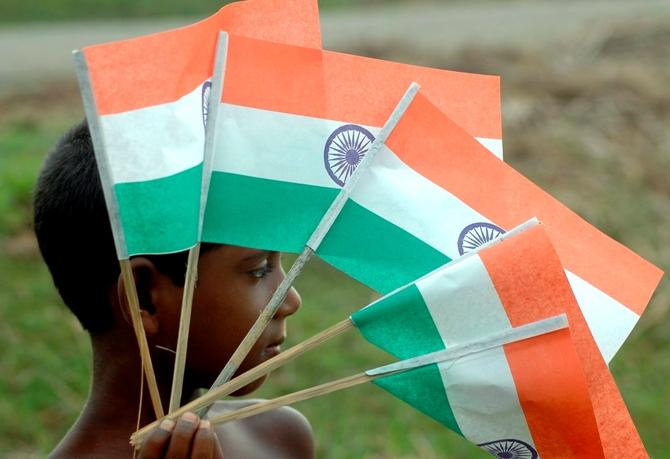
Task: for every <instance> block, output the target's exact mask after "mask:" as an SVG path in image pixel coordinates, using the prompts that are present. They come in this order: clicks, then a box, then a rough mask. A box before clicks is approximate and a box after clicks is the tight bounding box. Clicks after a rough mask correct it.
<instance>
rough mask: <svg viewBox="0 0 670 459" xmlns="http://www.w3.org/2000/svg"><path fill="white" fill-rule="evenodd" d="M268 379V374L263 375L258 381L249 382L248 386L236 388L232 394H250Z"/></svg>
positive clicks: (233, 395) (234, 395)
mask: <svg viewBox="0 0 670 459" xmlns="http://www.w3.org/2000/svg"><path fill="white" fill-rule="evenodd" d="M266 379H267V375H266V376H261V377H260V378H258V379H257V380H256V381H254V382H251V383H249V384H247V385H246V386H244V387H242V388H240V389H238V390H236V391H235V392H233V393H232V394H230V395H231V397H242V396H244V395H248V394H250V393H252V392H253V391H255V390H256V389H258V388H259V387H261V386H262V385H263V383H264V382H265V380H266Z"/></svg>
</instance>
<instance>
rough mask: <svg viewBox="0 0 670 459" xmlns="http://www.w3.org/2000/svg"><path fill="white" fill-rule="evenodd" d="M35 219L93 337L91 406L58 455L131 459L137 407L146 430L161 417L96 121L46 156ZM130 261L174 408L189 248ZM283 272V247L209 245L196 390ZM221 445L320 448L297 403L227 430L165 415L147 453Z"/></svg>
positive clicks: (256, 351) (194, 358) (192, 353)
mask: <svg viewBox="0 0 670 459" xmlns="http://www.w3.org/2000/svg"><path fill="white" fill-rule="evenodd" d="M231 199H234V197H231ZM34 223H35V233H36V235H37V240H38V242H39V246H40V251H41V252H42V256H43V258H44V260H45V262H46V264H47V266H48V267H49V270H50V271H51V274H52V277H53V280H54V284H55V285H56V287H57V289H58V291H59V293H60V295H61V297H62V298H63V301H64V302H65V304H66V305H67V306H68V307H69V308H70V310H71V311H72V312H73V313H74V314H75V315H76V316H77V318H78V319H79V321H80V322H81V324H82V326H83V327H84V328H85V329H86V330H87V331H88V332H89V334H90V338H91V344H92V349H93V376H92V383H91V390H90V393H89V398H88V401H87V403H86V405H85V407H84V409H83V411H82V413H81V414H80V416H79V419H78V420H77V421H76V423H75V424H74V426H72V428H71V429H70V431H69V432H68V434H67V435H66V436H65V438H64V439H63V440H62V441H61V442H60V444H59V445H58V446H57V447H56V449H55V450H54V451H53V452H52V454H51V456H50V457H52V458H54V459H57V458H70V457H78V458H86V457H100V458H115V457H132V455H133V451H132V449H131V447H130V446H129V443H128V439H129V436H130V434H131V433H132V432H133V431H135V430H136V427H137V418H138V410H139V416H140V425H144V424H147V423H148V422H150V421H152V420H153V411H152V410H151V404H150V402H149V400H148V396H146V395H145V396H144V397H143V400H142V406H141V407H140V390H141V388H142V384H143V383H142V382H141V380H140V368H141V364H140V357H139V352H138V348H137V343H136V340H135V336H134V333H133V329H132V325H131V323H130V319H129V315H128V310H127V307H128V306H127V303H126V300H125V293H124V285H123V282H122V281H121V279H120V274H119V267H118V260H117V259H116V254H115V250H114V243H113V239H112V234H111V229H110V225H109V219H108V216H107V211H106V207H105V202H104V197H103V194H102V189H101V187H100V180H99V176H98V171H97V168H96V163H95V158H94V155H93V147H92V144H91V140H90V135H89V132H88V127H87V125H86V124H85V123H81V124H79V125H78V126H76V127H74V128H73V129H72V130H71V131H70V132H68V133H67V134H66V135H65V136H64V138H63V139H62V140H61V141H60V142H59V143H58V145H57V146H56V148H55V149H54V150H53V151H52V152H51V153H50V154H49V156H48V157H47V159H46V161H45V164H44V167H43V170H42V172H41V173H40V176H39V179H38V182H37V186H36V190H35V221H34ZM264 229H265V228H259V231H262V230H264ZM131 264H132V268H133V274H134V277H135V282H136V284H137V290H138V296H139V300H140V307H141V316H142V322H143V325H144V329H145V332H146V334H147V339H148V342H149V347H150V350H151V356H152V360H153V364H154V369H155V372H156V379H157V381H158V385H159V390H160V393H161V397H162V398H163V404H164V406H167V399H168V397H169V392H170V384H171V379H172V366H173V357H174V354H173V352H172V351H171V349H174V348H175V346H176V340H177V330H178V323H179V314H180V309H181V298H182V290H183V282H184V272H185V267H186V253H178V254H172V255H162V256H142V257H135V258H133V259H132V260H131ZM283 278H284V272H283V270H282V267H281V259H280V254H279V253H277V252H267V251H260V250H253V249H247V248H243V247H233V246H218V245H204V246H203V250H202V255H201V259H200V264H199V278H198V285H197V288H196V291H195V296H194V301H193V315H192V319H191V329H190V337H189V345H188V359H187V363H186V373H185V378H184V392H183V393H184V394H185V397H188V395H189V394H192V393H193V392H194V391H195V390H197V389H198V388H202V387H209V386H210V385H211V383H212V382H213V381H214V379H215V377H216V375H217V374H218V372H219V370H220V369H221V368H223V366H224V364H225V363H226V361H227V360H228V358H229V357H230V356H231V355H232V353H233V352H234V350H235V348H236V347H237V345H238V343H239V342H240V341H241V340H242V338H243V336H244V335H245V334H246V332H247V330H248V329H249V328H250V327H251V324H252V323H253V322H254V321H255V319H256V317H257V316H258V314H259V312H260V310H261V308H262V307H263V306H265V304H266V303H267V301H268V300H269V298H270V297H271V295H272V293H273V292H274V290H275V288H276V287H277V286H278V285H279V283H280V282H281V281H282V279H283ZM299 307H300V297H299V295H298V293H297V292H296V291H295V290H291V292H290V293H289V295H288V296H287V298H286V300H285V301H284V303H283V304H282V306H281V307H280V309H279V310H278V312H277V314H276V315H275V317H274V318H273V320H272V322H271V323H270V324H269V326H268V328H267V330H266V331H265V332H264V334H263V336H262V337H261V338H260V339H259V341H258V343H256V345H255V346H254V348H253V349H252V351H251V352H250V353H249V355H248V357H247V358H246V360H245V361H244V363H243V364H242V366H241V368H240V370H239V372H240V373H241V372H244V371H246V370H248V369H250V368H252V367H254V366H256V365H258V364H259V363H261V362H263V361H264V360H267V359H269V358H270V357H272V356H274V355H276V354H277V353H278V352H279V351H280V345H281V343H282V342H283V341H284V339H285V337H286V318H287V317H288V316H290V315H291V314H293V313H295V312H296V310H297V309H298V308H299ZM262 382H263V380H262V379H261V380H258V381H255V382H254V383H252V384H250V385H248V386H246V387H244V388H243V389H241V390H240V391H238V392H237V393H236V394H235V395H244V394H247V393H250V392H252V391H253V390H255V389H256V388H257V387H258V386H260V385H261V384H262ZM145 389H146V388H145ZM145 394H146V391H145ZM247 403H249V402H247V401H241V402H237V401H226V402H218V403H217V404H215V405H214V407H213V408H212V410H211V412H212V413H217V414H218V413H221V412H223V411H227V410H231V409H235V408H239V407H240V406H241V405H244V404H247ZM217 439H218V442H217V441H216V440H217ZM219 443H220V450H219ZM221 452H222V454H223V456H224V457H226V459H230V458H237V457H240V458H255V457H257V458H266V457H272V458H282V457H286V458H293V457H296V458H297V457H313V455H314V446H313V439H312V433H311V428H310V425H309V423H308V422H307V420H306V419H305V418H304V417H303V416H302V415H301V414H300V413H298V412H297V411H295V410H293V409H290V408H282V409H279V410H275V411H274V412H271V413H268V414H266V415H261V416H256V417H252V418H249V419H247V420H244V421H240V422H233V423H229V424H224V425H222V426H218V427H217V428H216V431H215V435H214V433H213V430H212V428H211V427H210V426H209V423H208V422H206V421H199V420H198V419H197V417H195V416H194V415H192V414H187V415H184V416H183V417H182V418H181V419H179V420H178V422H177V423H176V425H175V424H174V423H171V422H170V421H165V422H164V423H163V424H162V425H161V428H159V429H156V431H154V433H153V435H152V436H151V437H150V439H149V440H148V441H147V442H146V444H145V446H144V450H143V451H141V452H140V457H145V458H147V459H148V458H158V457H175V458H177V457H202V458H208V457H212V458H214V457H221V456H220V455H221Z"/></svg>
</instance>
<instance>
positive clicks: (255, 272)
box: [249, 260, 274, 279]
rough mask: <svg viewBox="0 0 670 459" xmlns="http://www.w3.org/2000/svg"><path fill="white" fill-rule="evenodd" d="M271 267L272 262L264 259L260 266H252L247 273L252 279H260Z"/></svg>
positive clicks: (272, 265) (268, 272) (269, 271)
mask: <svg viewBox="0 0 670 459" xmlns="http://www.w3.org/2000/svg"><path fill="white" fill-rule="evenodd" d="M273 269H274V264H273V263H271V262H270V261H269V260H265V261H264V262H263V265H262V266H259V267H258V268H254V269H252V270H251V271H249V275H250V276H251V277H253V278H254V279H262V278H264V277H265V276H267V275H268V274H270V273H271V272H272V270H273Z"/></svg>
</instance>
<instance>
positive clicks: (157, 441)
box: [139, 419, 175, 459]
mask: <svg viewBox="0 0 670 459" xmlns="http://www.w3.org/2000/svg"><path fill="white" fill-rule="evenodd" d="M174 427H175V423H174V421H171V420H170V419H165V420H164V421H163V422H161V423H160V425H159V426H158V428H156V429H154V430H153V431H152V432H151V433H150V434H149V436H148V437H147V438H146V440H144V442H143V443H142V447H141V448H140V452H139V458H140V459H161V458H162V457H163V454H164V453H165V450H166V449H167V446H168V442H169V441H170V435H172V431H173V430H174Z"/></svg>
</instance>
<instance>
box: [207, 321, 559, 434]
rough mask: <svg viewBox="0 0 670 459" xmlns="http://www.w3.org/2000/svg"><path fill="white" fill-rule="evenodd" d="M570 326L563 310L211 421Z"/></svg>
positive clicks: (241, 415)
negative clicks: (524, 323) (545, 317)
mask: <svg viewBox="0 0 670 459" xmlns="http://www.w3.org/2000/svg"><path fill="white" fill-rule="evenodd" d="M567 327H568V319H567V316H566V315H565V314H561V315H558V316H553V317H549V318H547V319H544V320H539V321H537V322H532V323H529V324H526V325H522V326H520V327H517V328H511V329H507V328H506V329H503V330H501V331H498V332H495V333H491V334H489V335H488V336H486V337H483V338H479V339H475V340H474V341H469V342H465V343H461V344H455V345H453V346H450V347H449V348H447V349H445V350H442V351H436V352H431V353H429V354H425V355H421V356H418V357H413V358H410V359H405V360H401V361H399V362H395V363H391V364H389V365H384V366H381V367H377V368H373V369H371V370H368V371H366V372H364V373H359V374H356V375H353V376H349V377H346V378H342V379H338V380H337V381H331V382H327V383H325V384H321V385H319V386H314V387H310V388H308V389H303V390H301V391H298V392H293V393H292V394H288V395H284V396H281V397H277V398H274V399H272V400H267V401H264V402H260V403H256V404H254V405H249V406H246V407H244V408H241V409H239V410H235V411H232V412H230V413H226V414H223V415H221V416H215V417H212V418H210V419H209V421H210V422H211V423H212V425H216V424H222V423H224V422H229V421H238V420H240V419H245V418H248V417H250V416H255V415H257V414H261V413H265V412H267V411H270V410H273V409H275V408H279V407H281V406H286V405H292V404H293V403H297V402H302V401H304V400H309V399H312V398H316V397H320V396H322V395H327V394H331V393H333V392H337V391H339V390H343V389H347V388H349V387H353V386H357V385H359V384H363V383H366V382H370V381H374V380H375V379H377V378H382V377H387V376H391V375H394V374H399V373H404V372H406V371H411V370H414V369H416V368H421V367H425V366H427V365H434V364H436V363H440V362H448V361H452V362H453V361H456V360H458V359H460V358H462V357H464V356H467V355H471V354H477V353H480V352H483V351H486V350H488V349H494V348H499V347H501V346H504V345H505V344H508V343H514V342H518V341H523V340H527V339H530V338H534V337H537V336H541V335H544V334H547V333H552V332H555V331H557V330H562V329H565V328H567Z"/></svg>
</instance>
